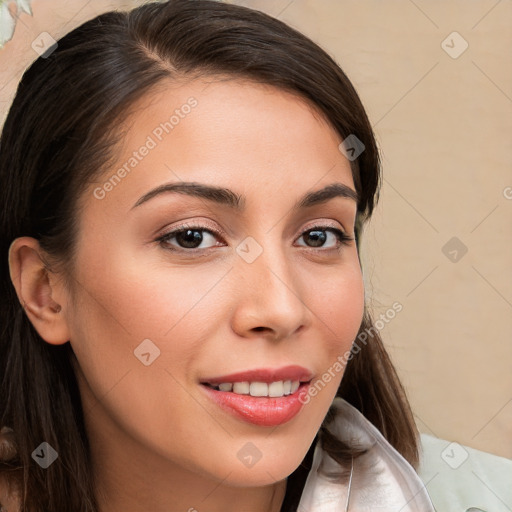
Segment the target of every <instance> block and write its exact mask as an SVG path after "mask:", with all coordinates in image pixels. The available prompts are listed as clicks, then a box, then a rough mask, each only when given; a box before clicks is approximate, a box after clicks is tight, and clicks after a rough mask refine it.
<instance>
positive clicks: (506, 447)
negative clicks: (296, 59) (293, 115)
mask: <svg viewBox="0 0 512 512" xmlns="http://www.w3.org/2000/svg"><path fill="white" fill-rule="evenodd" d="M138 3H140V2H135V1H132V2H129V1H126V2H124V3H122V2H108V3H107V2H105V1H100V0H91V1H90V2H88V3H87V2H84V1H82V0H81V1H77V2H64V1H62V0H58V1H50V0H34V2H33V4H32V5H33V8H34V18H31V17H29V16H28V15H25V14H22V15H21V19H20V23H18V26H17V29H16V33H15V37H14V39H13V41H11V42H10V43H8V44H7V45H6V47H5V48H4V49H3V50H0V121H1V120H3V119H4V116H5V113H6V108H7V107H8V104H9V102H10V100H11V98H12V95H13V94H14V90H15V87H16V81H17V79H18V78H19V76H20V73H21V71H22V70H23V69H24V67H25V66H26V65H27V64H28V62H29V61H30V60H31V59H33V58H35V56H36V55H35V53H34V51H33V50H32V48H31V47H30V45H31V43H32V41H33V40H34V38H36V36H37V35H38V34H39V33H40V32H42V31H43V30H44V31H48V32H50V33H51V34H52V35H53V36H54V37H55V38H58V37H60V36H61V35H62V34H64V33H65V32H67V31H69V30H71V28H73V27H74V26H76V25H78V24H79V23H81V22H82V21H85V20H86V19H89V18H91V17H93V16H94V15H95V14H97V13H100V12H102V11H105V10H109V8H110V7H111V6H113V5H124V6H129V5H136V4H138ZM231 3H238V4H241V5H247V6H249V7H254V8H257V9H261V10H263V11H266V12H268V13H269V14H272V15H275V16H278V17H279V18H280V19H282V20H283V21H285V22H287V23H290V24H291V25H292V26H294V27H296V28H298V29H299V30H301V31H303V32H304V33H306V34H307V35H309V36H310V37H312V38H313V39H314V40H315V41H316V42H318V43H319V44H320V45H322V46H323V47H324V48H326V49H327V50H328V51H329V52H330V53H331V54H333V55H334V56H335V58H336V60H337V61H338V62H339V63H340V64H341V66H342V68H343V69H344V70H345V72H346V73H347V74H348V76H349V77H350V79H351V80H352V81H353V83H354V85H355V86H356V88H357V90H358V91H359V94H360V96H361V98H362V100H363V103H364V104H365V106H366V108H367V111H368V114H369V116H370V119H371V121H372V124H373V126H374V129H375V132H376V135H377V139H378V141H379V145H380V147H381V151H382V157H383V174H384V184H383V188H382V195H381V203H380V205H379V207H378V209H377V211H376V213H375V216H374V220H373V221H372V223H371V224H370V226H369V227H368V229H367V231H366V233H365V236H366V238H365V243H364V245H363V259H364V264H365V282H366V290H367V294H368V296H369V297H370V303H371V304H372V305H373V307H374V311H375V316H376V318H378V317H379V315H380V314H384V315H385V316H386V311H387V310H388V309H389V308H390V307H391V305H392V304H393V303H394V302H395V301H398V302H400V303H401V304H402V305H403V310H402V311H401V312H400V313H398V314H397V315H396V316H395V317H394V318H393V319H392V320H389V322H388V323H385V322H384V323H383V325H384V328H383V329H382V331H381V332H382V336H383V338H384V340H385V342H386V344H387V346H388V348H389V350H390V352H391V354H392V357H393V359H394V361H395V363H396V365H397V367H398V371H399V373H400V375H401V377H402V379H403V382H404V384H405V386H406V388H407V390H408V393H409V396H410V399H411V402H412V406H413V409H414V411H415V414H416V419H417V423H418V426H419V428H420V430H421V431H423V432H426V433H430V434H432V435H435V436H438V437H441V438H444V439H448V440H451V441H457V442H459V443H461V444H466V445H469V446H471V447H474V448H477V449H480V450H485V451H488V452H491V453H495V454H497V455H501V456H505V457H509V458H511V457H512V371H511V368H512V315H511V313H512V272H511V267H512V265H511V264H512V238H511V236H510V234H511V225H512V224H511V220H512V172H511V162H512V144H511V134H512V65H511V60H510V48H511V47H512V4H511V3H510V2H503V1H502V2H494V1H493V2H489V1H476V0H475V1H471V2H468V1H466V0H458V1H455V0H450V1H444V0H430V1H426V0H423V1H421V2H420V1H418V0H417V1H415V2H413V1H412V0H410V1H407V0H387V1H385V2H384V1H382V0H357V1H356V0H291V1H290V0H236V1H232V2H231ZM56 13H57V14H58V15H56ZM21 21H23V23H21ZM454 31H456V32H458V33H459V34H460V36H461V37H462V38H463V40H465V41H466V42H467V44H468V47H467V49H466V50H465V51H464V52H463V53H461V54H460V55H459V56H457V55H456V53H457V52H459V51H460V50H461V49H463V45H464V41H463V40H462V39H458V37H459V36H455V37H454V36H451V37H449V38H448V39H447V40H446V43H444V44H443V45H442V42H443V41H444V40H445V39H446V38H447V36H448V35H449V34H451V33H452V32H454ZM443 46H444V48H445V49H443ZM445 50H446V51H445ZM447 52H449V53H451V54H452V56H450V55H449V53H447ZM453 57H457V58H453ZM2 102H3V103H2ZM507 187H508V188H507ZM453 237H455V238H456V240H455V245H453V246H450V245H449V246H448V247H447V248H445V249H444V250H443V247H444V246H445V244H447V243H448V242H449V240H450V239H452V238H453ZM457 244H458V245H457ZM462 244H463V245H462ZM463 246H465V247H466V248H467V253H465V254H464V255H463V256H462V257H461V254H462V250H461V248H462V247H463ZM454 250H455V251H457V253H455V252H453V251H454ZM445 253H446V254H447V255H445ZM449 258H454V259H456V260H457V261H451V260H450V259H449ZM389 316H390V315H387V316H386V319H387V318H388V317H389Z"/></svg>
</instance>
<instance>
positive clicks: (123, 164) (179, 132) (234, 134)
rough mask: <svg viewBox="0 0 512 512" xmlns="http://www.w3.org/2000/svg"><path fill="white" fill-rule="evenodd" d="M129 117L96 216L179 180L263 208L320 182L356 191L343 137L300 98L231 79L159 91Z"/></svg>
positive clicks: (97, 184)
mask: <svg viewBox="0 0 512 512" xmlns="http://www.w3.org/2000/svg"><path fill="white" fill-rule="evenodd" d="M131 111H132V113H131V115H130V116H129V117H128V118H127V120H126V121H125V122H124V123H123V124H122V125H121V126H120V128H121V130H122V131H123V133H124V135H123V137H122V139H121V142H120V145H119V146H118V148H117V155H116V156H117V160H116V162H115V163H114V164H113V165H111V166H110V167H109V169H107V170H106V171H105V172H104V173H103V175H102V176H101V177H100V179H99V180H98V181H97V182H95V183H94V187H91V191H89V195H91V193H92V190H93V189H94V188H96V189H97V188H98V187H100V188H101V189H102V191H105V192H106V193H105V197H104V199H102V200H101V201H99V202H100V203H101V205H99V204H96V205H94V206H95V207H100V206H101V208H103V209H105V208H106V209H108V208H110V207H115V208H116V209H118V210H119V209H123V210H124V211H125V212H127V211H128V210H129V209H130V208H131V206H133V204H134V203H135V202H136V201H137V199H138V198H139V197H140V196H141V195H142V194H143V193H144V192H147V190H149V189H150V188H152V187H155V186H158V185H161V184H163V183H167V182H169V181H180V180H181V181H188V182H190V181H197V182H201V183H209V184H212V185H218V186H224V187H229V188H231V189H233V190H237V191H238V192H239V193H240V194H243V195H244V196H248V197H251V196H255V197H256V196H257V195H258V191H259V192H261V193H262V195H260V199H264V198H266V199H267V200H268V199H269V194H270V196H271V197H272V198H274V199H276V200H277V199H279V197H283V195H285V196H286V197H289V196H290V194H292V195H294V197H295V196H296V197H298V196H300V195H303V193H304V191H306V190H308V189H311V188H315V185H316V184H318V186H319V185H320V184H321V183H320V182H322V183H323V184H324V185H325V184H327V183H329V182H332V181H338V182H340V181H341V182H343V183H345V184H347V185H348V186H350V187H351V188H354V186H353V180H352V173H351V169H350V164H349V162H348V160H347V159H346V158H345V157H344V156H343V155H342V154H341V152H340V151H339V149H338V146H339V144H340V142H341V138H340V137H339V135H338V134H337V133H336V131H335V130H334V129H333V128H332V127H331V125H330V124H329V123H328V121H327V120H326V119H325V118H324V116H323V115H322V114H321V113H320V112H319V111H318V110H317V109H316V108H315V107H314V106H313V105H312V104H311V103H310V102H308V101H306V100H305V99H303V98H302V97H300V96H299V95H297V94H292V93H290V92H287V91H283V90H281V89H277V88H275V87H272V86H269V85H265V84H257V83H254V82H251V81H247V80H240V79H233V78H230V79H219V78H210V79H200V80H194V81H189V82H187V83H181V84H180V83H171V82H163V83H161V84H159V86H158V88H157V89H156V90H155V91H154V92H153V93H152V94H148V95H146V96H145V97H143V98H141V99H140V100H139V101H138V102H137V103H136V104H135V105H134V106H133V107H132V109H131ZM93 203H94V202H93ZM96 203H98V201H96Z"/></svg>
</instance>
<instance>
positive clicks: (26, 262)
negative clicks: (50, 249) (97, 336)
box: [9, 237, 69, 345]
mask: <svg viewBox="0 0 512 512" xmlns="http://www.w3.org/2000/svg"><path fill="white" fill-rule="evenodd" d="M41 255H42V250H41V247H40V245H39V242H38V241H37V240H36V239H35V238H32V237H20V238H16V239H15V240H14V241H13V242H12V244H11V246H10V248H9V271H10V275H11V281H12V283H13V285H14V288H15V289H16V294H17V296H18V299H19V301H20V303H21V305H22V306H23V309H24V310H25V312H26V314H27V316H28V318H29V320H30V322H31V323H32V325H33V326H34V328H35V329H36V330H37V332H38V333H39V335H40V336H41V338H43V339H44V340H45V341H46V342H48V343H50V344H52V345H61V344H64V343H66V342H67V341H69V331H68V326H67V322H66V318H65V315H64V314H63V313H64V312H63V310H62V305H61V304H60V302H61V301H59V300H56V299H58V297H61V298H63V297H64V295H63V293H64V291H63V290H62V289H60V288H61V285H59V286H57V285H56V284H53V285H52V280H51V279H50V272H49V270H48V269H47V267H46V265H45V264H44V261H43V259H42V257H41Z"/></svg>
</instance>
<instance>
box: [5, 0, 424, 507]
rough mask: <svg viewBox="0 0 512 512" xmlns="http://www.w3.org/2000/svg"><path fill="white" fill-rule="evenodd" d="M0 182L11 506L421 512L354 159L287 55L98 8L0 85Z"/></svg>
mask: <svg viewBox="0 0 512 512" xmlns="http://www.w3.org/2000/svg"><path fill="white" fill-rule="evenodd" d="M0 177H1V180H2V183H3V184H4V186H3V188H2V194H3V197H2V205H3V208H2V217H1V230H2V231H1V244H2V247H1V250H2V255H3V257H2V267H1V271H2V275H1V283H2V287H3V288H2V292H1V297H2V307H1V312H2V313H1V314H2V325H3V326H4V330H3V332H2V337H1V340H0V343H1V348H2V350H1V354H2V356H1V365H2V366H1V372H2V375H3V380H2V389H1V398H0V400H1V401H0V411H1V415H0V426H4V427H5V429H4V439H5V446H6V449H5V450H4V451H5V453H6V454H5V456H4V457H3V460H4V463H3V465H2V466H1V469H2V475H3V477H4V481H5V482H6V483H5V484H4V486H3V488H4V491H5V492H6V493H7V494H8V496H9V499H12V498H13V496H14V497H15V498H16V501H17V504H15V505H9V506H10V507H11V508H12V507H20V509H21V507H22V506H23V507H24V508H23V510H30V511H62V510H72V511H84V512H85V511H87V512H93V511H94V512H106V511H111V512H117V511H121V510H130V511H132V510H133V511H138V510H141V511H142V510H151V511H155V512H159V511H164V510H165V511H170V510H172V511H175V510H176V511H181V510H185V511H186V510H188V511H189V512H191V511H199V512H202V511H203V510H207V511H211V512H216V511H221V510H222V511H226V512H229V511H231V510H244V511H251V512H263V511H265V512H276V511H295V510H301V511H313V510H314V511H324V512H327V511H334V510H377V509H379V508H380V509H381V510H402V511H408V510H409V511H412V510H415V511H416V510H422V511H430V510H433V508H432V506H431V504H430V500H429V498H428V495H427V493H426V491H425V489H424V487H423V486H422V485H421V481H420V480H419V478H418V477H417V476H416V475H415V472H414V469H413V468H415V467H417V465H418V433H417V430H416V427H415V425H414V421H413V417H412V414H411V411H410V408H409V405H408V402H407V399H406V397H405V394H404V391H403V389H402V386H401V385H400V383H399V380H398V378H397V375H396V373H395V371H394V369H393V366H392V364H391V362H390V360H389V358H388V356H387V354H386V352H385V350H384V348H383V345H382V342H381V339H380V337H379V335H378V331H377V329H375V327H374V326H373V324H372V319H371V315H370V313H369V311H367V309H366V306H365V300H364V299H365V298H364V286H363V279H362V272H361V265H360V260H359V251H358V250H359V244H360V239H361V234H362V229H363V226H364V224H365V222H366V221H367V220H368V219H369V218H370V216H371V214H372V212H373V209H374V206H375V204H376V201H377V198H378V190H379V186H380V163H379V156H378V151H377V147H376V143H375V140H374V136H373V133H372V130H371V126H370V123H369V121H368V119H367V116H366V114H365V112H364V109H363V106H362V104H361V102H360V100H359V98H358V96H357V93H356V92H355V90H354V88H353V86H352V85H351V83H350V82H349V80H348V79H347V77H346V76H345V74H344V73H343V72H342V71H341V69H340V68H339V67H338V66H337V64H336V63H335V62H334V61H333V60H332V59H331V58H330V57H329V56H328V55H327V54H326V53H325V52H324V51H323V50H321V49H320V48H319V47H318V46H317V45H315V44H314V43H313V42H312V41H310V40H309V39H307V38H306V37H305V36H303V35H301V34H299V33H298V32H296V31H295V30H293V29H291V28H290V27H288V26H286V25H285V24H283V23H282V22H280V21H278V20H276V19H273V18H271V17H269V16H266V15H264V14H262V13H259V12H256V11H253V10H250V9H246V8H242V7H237V6H234V5H225V4H221V3H217V2H214V1H208V0H171V1H169V2H164V3H150V4H147V5H144V6H141V7H139V8H137V9H135V10H133V11H131V12H129V13H121V12H112V13H106V14H103V15H101V16H98V17H97V18H95V19H94V20H91V21H89V22H87V23H85V24H84V25H82V26H80V27H78V28H77V29H75V30H74V31H72V32H71V33H69V34H68V35H66V36H65V37H63V38H62V39H61V40H59V41H58V45H57V46H56V47H55V48H52V49H51V51H48V52H47V53H46V54H45V55H43V56H42V57H41V58H39V59H37V61H36V62H34V64H33V65H32V66H31V67H30V68H29V69H28V70H27V71H26V72H25V74H24V76H23V78H22V80H21V83H20V85H19V88H18V91H17V94H16V97H15V99H14V102H13V105H12V107H11V109H10V112H9V114H8V117H7V120H6V122H5V125H4V128H3V132H2V137H1V140H0ZM4 507H7V505H5V504H4ZM7 510H8V511H9V512H11V510H9V508H7Z"/></svg>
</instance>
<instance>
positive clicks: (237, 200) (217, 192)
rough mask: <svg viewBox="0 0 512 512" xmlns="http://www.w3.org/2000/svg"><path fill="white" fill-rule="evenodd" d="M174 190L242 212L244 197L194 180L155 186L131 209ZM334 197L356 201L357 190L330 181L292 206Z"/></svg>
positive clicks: (305, 206) (319, 201)
mask: <svg viewBox="0 0 512 512" xmlns="http://www.w3.org/2000/svg"><path fill="white" fill-rule="evenodd" d="M170 192H175V193H178V194H186V195H189V196H194V197H201V198H203V199H207V200H208V201H213V202H215V203H218V204H223V205H226V206H228V207H230V208H233V209H234V210H236V211H239V212H242V211H243V210H244V208H245V198H244V197H243V196H241V195H239V194H236V193H235V192H233V191H232V190H230V189H228V188H222V187H216V186H212V185H205V184H202V183H195V182H179V183H165V184H163V185H160V186H159V187H156V188H154V189H152V190H150V191H149V192H147V193H146V194H144V195H143V196H142V197H141V198H140V199H139V200H138V201H137V202H136V203H135V204H134V205H133V206H132V208H131V209H133V208H135V207H137V206H140V205H141V204H143V203H145V202H146V201H149V200H150V199H153V197H156V196H158V195H160V194H164V193H170ZM334 197H344V198H346V199H352V200H353V201H355V202H356V204H357V203H358V195H357V192H356V191H355V190H353V189H351V188H350V187H349V186H347V185H344V184H343V183H331V184H330V185H327V186H326V187H324V188H322V189H320V190H317V191H315V192H308V193H307V194H305V195H304V196H303V197H302V198H301V199H299V201H297V203H296V204H295V206H294V207H293V209H294V210H298V209H301V208H309V207H311V206H315V205H318V204H321V203H325V202H327V201H329V200H330V199H332V198H334Z"/></svg>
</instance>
